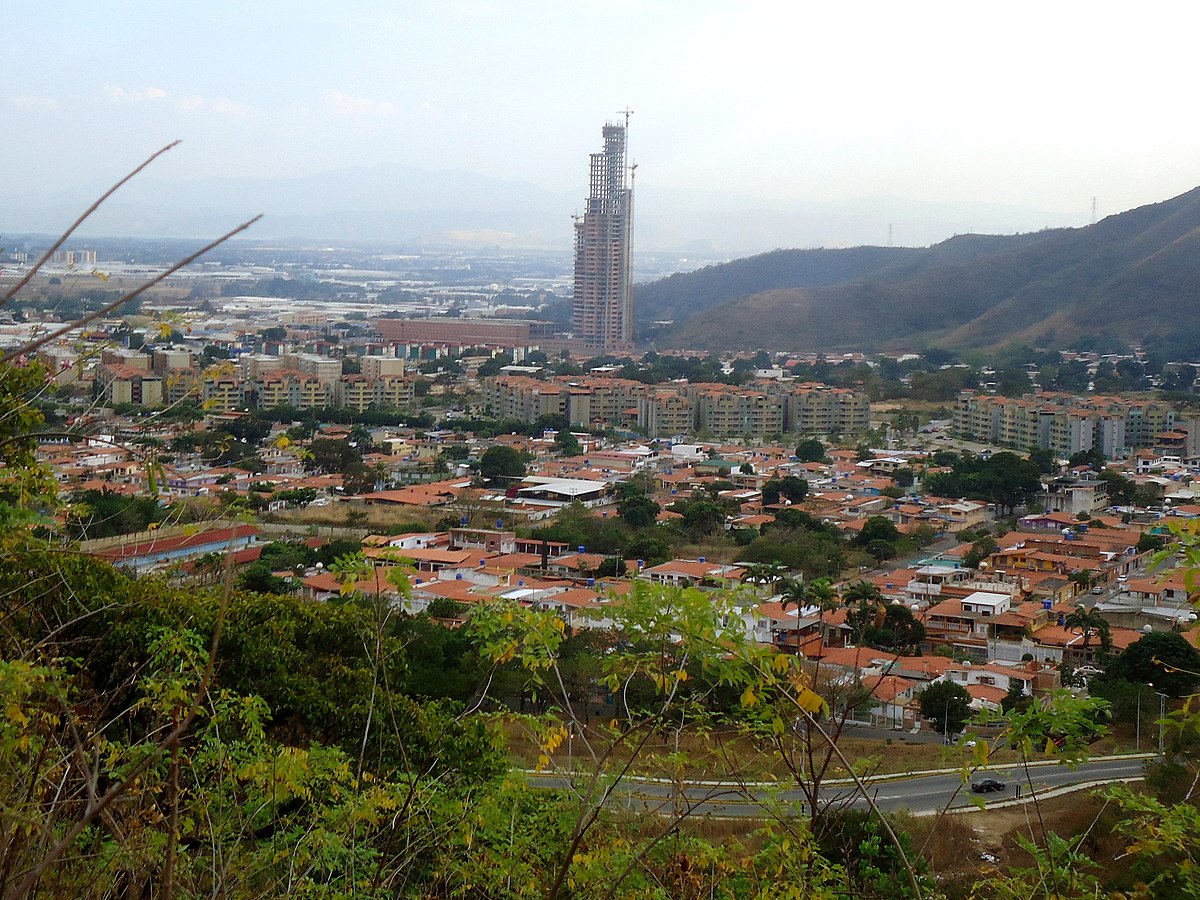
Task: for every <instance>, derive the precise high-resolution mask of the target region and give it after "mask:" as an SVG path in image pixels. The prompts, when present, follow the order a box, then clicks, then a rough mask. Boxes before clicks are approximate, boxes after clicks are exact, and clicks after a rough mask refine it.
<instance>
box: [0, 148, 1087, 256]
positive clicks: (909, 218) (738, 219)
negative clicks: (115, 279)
mask: <svg viewBox="0 0 1200 900" xmlns="http://www.w3.org/2000/svg"><path fill="white" fill-rule="evenodd" d="M585 163H586V160H584V161H581V168H580V182H579V187H578V189H577V190H576V191H571V192H562V191H551V190H547V189H545V188H543V187H540V186H538V185H535V184H531V183H527V182H518V181H507V180H504V179H500V178H490V177H487V176H483V175H479V174H477V173H473V172H463V171H452V170H443V171H434V170H425V169H417V168H414V167H411V166H403V165H379V166H361V167H355V168H347V169H339V170H336V171H330V172H323V173H320V174H316V175H309V176H305V177H301V178H203V179H193V180H183V179H173V178H172V177H171V176H170V169H169V167H167V168H152V169H150V170H148V171H147V172H146V173H145V174H144V175H142V176H139V177H138V178H136V179H134V180H133V181H132V182H131V183H130V184H128V185H127V186H126V187H125V188H123V189H122V190H121V191H120V192H119V193H117V194H116V195H115V196H114V197H113V198H112V199H110V200H109V201H108V202H107V203H105V204H104V206H103V207H101V209H100V210H99V211H98V212H97V213H96V214H95V215H94V216H93V217H92V218H91V219H90V220H89V221H88V222H87V223H85V225H84V227H83V229H82V230H81V232H80V234H81V236H87V235H93V236H95V235H104V236H131V237H182V238H199V237H208V236H212V235H216V234H220V233H221V232H223V231H225V230H226V229H227V228H229V227H230V226H232V225H233V224H236V223H237V222H240V221H242V220H243V219H245V218H248V217H249V216H251V215H253V214H255V213H259V212H261V213H264V214H265V216H264V218H263V220H262V221H261V222H260V223H258V224H257V225H256V226H255V227H254V231H253V236H254V237H257V238H261V239H264V240H282V239H300V240H315V241H329V242H348V241H349V242H360V243H364V242H365V243H390V244H402V245H409V246H411V245H422V244H424V245H453V246H462V247H468V248H469V247H471V246H501V247H526V248H533V247H536V248H547V249H558V250H562V251H563V252H567V253H569V252H570V248H571V243H572V240H573V232H572V227H571V215H572V213H574V212H576V211H578V210H580V209H581V208H582V207H583V205H584V200H585V195H586V193H587V183H586V180H585V177H584V176H586V169H585V168H583V165H584V164H585ZM159 165H160V166H163V165H165V164H159ZM164 173H165V174H164ZM106 187H108V185H107V184H101V183H98V182H96V183H91V184H82V185H78V186H76V187H74V188H71V189H63V188H59V189H52V190H36V191H34V190H30V189H29V188H28V187H27V186H24V185H22V183H21V182H20V181H18V180H16V179H10V180H8V181H6V182H4V183H0V233H13V232H22V233H29V232H41V233H48V234H49V233H57V232H58V231H60V230H61V229H62V228H64V227H65V226H66V225H67V224H68V223H70V222H71V221H73V220H74V218H75V217H76V216H77V215H78V214H79V213H80V211H82V210H83V209H84V208H86V207H87V205H88V204H89V203H91V201H92V200H93V199H94V198H95V197H97V196H98V195H99V194H100V193H101V192H102V191H103V190H104V189H105V188H106ZM636 204H637V214H636V223H635V227H636V236H635V248H636V250H642V251H663V250H669V251H680V252H687V253H692V254H695V253H704V254H706V255H707V254H716V255H722V256H733V255H738V254H743V253H748V252H753V251H755V250H757V249H761V248H764V247H804V246H825V247H831V246H832V247H844V246H851V245H854V244H860V243H863V242H864V241H866V240H870V239H877V240H883V239H884V238H885V237H886V236H887V235H888V233H889V229H890V228H893V226H894V232H895V235H896V238H897V241H898V242H899V243H902V244H905V245H908V246H914V245H921V244H928V243H931V242H933V241H937V240H941V239H942V238H944V237H945V236H947V235H950V234H955V233H957V232H966V231H970V230H976V231H978V230H981V229H985V228H989V229H993V230H997V231H1002V232H1003V231H1011V230H1014V229H1017V228H1026V229H1027V228H1031V227H1041V226H1042V225H1045V224H1049V223H1054V224H1064V222H1063V221H1061V218H1060V219H1059V220H1057V221H1056V220H1055V219H1054V217H1052V216H1050V215H1049V214H1047V213H1044V212H1040V211H1037V210H1028V209H1020V208H1010V207H1002V206H995V205H987V204H948V203H918V202H914V201H902V200H896V199H890V198H860V199H853V200H846V201H840V202H827V203H819V202H815V201H796V200H780V199H763V198H747V197H740V196H735V195H732V194H723V193H720V192H715V191H696V190H679V189H668V188H664V187H662V186H660V185H658V184H656V183H655V182H654V181H653V179H651V178H648V177H643V178H642V179H640V180H639V182H638V187H637V201H636ZM636 250H635V269H636Z"/></svg>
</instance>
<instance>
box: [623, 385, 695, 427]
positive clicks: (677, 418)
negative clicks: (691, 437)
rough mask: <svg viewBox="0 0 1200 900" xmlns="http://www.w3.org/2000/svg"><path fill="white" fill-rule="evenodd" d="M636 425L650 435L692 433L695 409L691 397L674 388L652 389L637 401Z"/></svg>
mask: <svg viewBox="0 0 1200 900" xmlns="http://www.w3.org/2000/svg"><path fill="white" fill-rule="evenodd" d="M637 404H638V405H637V411H638V415H637V427H638V428H640V429H642V430H643V431H644V432H645V433H646V434H648V435H650V436H651V437H673V436H675V435H677V434H694V433H695V431H696V410H695V408H694V407H693V406H692V399H691V398H690V397H687V396H685V395H684V394H681V393H680V392H679V391H676V390H652V391H650V392H649V393H648V394H647V395H646V396H644V397H639V398H638V401H637Z"/></svg>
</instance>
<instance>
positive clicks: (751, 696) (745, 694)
mask: <svg viewBox="0 0 1200 900" xmlns="http://www.w3.org/2000/svg"><path fill="white" fill-rule="evenodd" d="M757 702H758V697H757V695H755V693H754V688H751V687H748V688H746V689H745V690H744V691H742V706H753V705H754V704H755V703H757Z"/></svg>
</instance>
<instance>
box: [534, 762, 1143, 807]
mask: <svg viewBox="0 0 1200 900" xmlns="http://www.w3.org/2000/svg"><path fill="white" fill-rule="evenodd" d="M1144 763H1145V759H1105V760H1097V761H1094V762H1088V763H1084V764H1083V765H1081V766H1078V767H1076V768H1074V769H1072V768H1069V767H1068V766H1064V765H1049V766H1034V767H1031V769H1030V773H1031V777H1032V781H1033V790H1034V792H1036V793H1042V792H1044V791H1048V790H1053V789H1054V788H1060V787H1065V786H1069V785H1075V784H1085V783H1090V782H1105V781H1116V780H1118V779H1123V778H1137V777H1139V776H1140V775H1141V774H1142V766H1143V764H1144ZM973 777H974V779H976V780H978V779H980V778H995V779H996V780H998V781H1003V782H1005V783H1006V784H1007V789H1006V790H1004V791H1003V792H994V793H989V794H982V795H981V794H974V793H972V791H971V789H970V786H969V785H965V784H964V783H963V781H962V777H961V776H960V775H959V774H958V773H953V774H936V775H919V776H910V777H906V778H891V779H876V780H874V781H872V782H871V783H870V784H869V787H870V789H871V791H872V793H873V796H874V800H875V802H876V804H877V805H878V806H879V807H880V808H881V809H884V810H888V811H897V810H908V811H909V812H913V813H932V812H937V811H938V810H940V809H942V808H943V807H946V806H947V805H949V807H950V808H951V809H956V808H961V807H968V806H971V805H972V802H973V800H975V799H983V800H984V802H985V803H987V804H991V803H996V802H1002V801H1005V800H1012V799H1014V798H1015V797H1016V793H1017V792H1016V787H1017V785H1018V784H1020V785H1021V794H1022V796H1024V797H1028V796H1029V793H1030V788H1029V785H1028V784H1027V783H1026V780H1025V775H1024V772H1023V771H1022V770H1021V769H1020V768H1019V767H1018V766H997V767H995V768H990V769H988V770H987V771H980V772H978V773H976V774H975V775H974V776H973ZM530 780H531V782H532V783H533V784H534V785H535V786H536V787H544V788H562V787H565V786H566V784H567V778H566V777H565V776H562V775H549V774H543V775H533V776H530ZM823 793H824V796H823V798H822V802H823V803H827V804H830V805H834V804H837V805H842V804H846V805H849V806H853V807H857V808H860V809H861V808H865V807H866V806H867V802H866V800H864V799H863V798H862V797H861V796H860V795H858V793H857V792H856V790H855V789H854V786H853V785H851V784H846V783H844V782H839V783H828V782H827V783H826V786H825V788H824V792H823ZM610 802H611V803H612V804H613V805H616V806H624V807H628V808H630V809H638V810H646V811H650V812H662V813H664V814H669V813H671V812H672V811H673V810H674V809H676V808H677V806H679V805H680V804H683V803H686V804H690V805H691V807H692V809H691V813H692V814H693V815H701V816H703V815H713V816H722V817H728V818H750V819H753V818H762V817H763V812H764V808H765V807H770V806H775V807H782V809H783V811H784V812H785V813H786V812H787V811H794V812H796V813H799V812H801V804H803V803H804V795H803V793H802V792H801V791H799V790H796V789H794V788H792V789H780V788H776V789H773V790H768V789H764V788H761V787H755V786H752V785H747V786H745V787H740V786H737V785H728V784H726V785H717V784H711V785H706V784H697V783H693V784H689V785H686V786H684V788H683V791H682V796H681V795H680V793H679V792H678V790H677V789H676V787H675V786H674V785H671V784H668V783H665V782H660V781H641V780H639V781H632V780H630V781H626V782H623V783H622V784H620V785H618V786H617V788H616V790H615V791H614V794H613V797H612V799H611V801H610Z"/></svg>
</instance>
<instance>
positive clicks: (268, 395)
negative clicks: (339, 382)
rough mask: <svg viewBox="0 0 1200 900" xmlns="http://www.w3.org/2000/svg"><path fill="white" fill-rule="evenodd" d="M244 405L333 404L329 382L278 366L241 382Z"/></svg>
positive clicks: (311, 406) (308, 406) (310, 406)
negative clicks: (278, 367) (242, 384)
mask: <svg viewBox="0 0 1200 900" xmlns="http://www.w3.org/2000/svg"><path fill="white" fill-rule="evenodd" d="M244 392H245V397H246V405H247V406H250V407H256V408H258V409H271V408H273V407H276V406H294V407H296V408H297V409H325V408H327V407H330V406H333V385H332V384H331V383H329V382H327V381H325V380H323V379H322V378H320V377H319V376H317V375H316V374H312V373H308V372H297V371H294V370H291V369H281V370H279V371H277V372H265V373H263V374H262V375H260V376H259V377H258V378H252V379H249V380H247V381H246V382H245V385H244Z"/></svg>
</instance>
